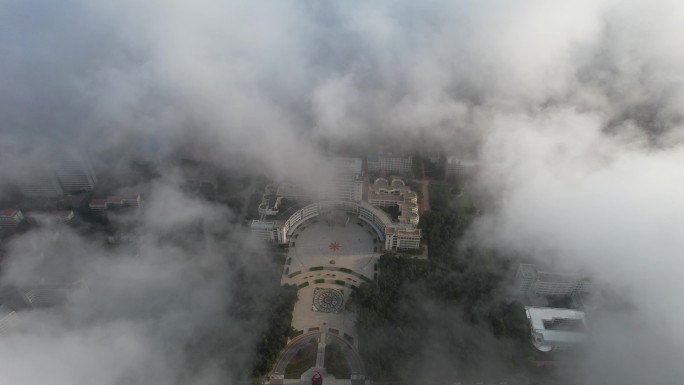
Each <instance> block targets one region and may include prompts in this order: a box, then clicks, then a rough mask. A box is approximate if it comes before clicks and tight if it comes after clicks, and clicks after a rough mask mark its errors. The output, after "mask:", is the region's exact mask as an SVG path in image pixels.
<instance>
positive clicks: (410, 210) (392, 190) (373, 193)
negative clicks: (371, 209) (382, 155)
mask: <svg viewBox="0 0 684 385" xmlns="http://www.w3.org/2000/svg"><path fill="white" fill-rule="evenodd" d="M368 203H370V204H372V205H373V206H380V207H392V206H395V207H397V208H398V209H399V216H398V218H397V219H398V221H399V223H404V224H412V225H417V224H418V221H419V220H420V217H419V216H418V194H416V193H415V192H413V191H411V188H410V187H408V186H406V185H405V184H404V181H402V180H401V179H397V178H392V180H391V182H390V181H388V180H387V179H385V178H378V179H376V180H375V182H373V184H372V185H371V186H369V189H368Z"/></svg>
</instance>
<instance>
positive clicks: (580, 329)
mask: <svg viewBox="0 0 684 385" xmlns="http://www.w3.org/2000/svg"><path fill="white" fill-rule="evenodd" d="M525 312H526V313H527V319H528V320H529V321H530V329H531V333H532V343H533V344H534V346H535V347H536V348H537V349H539V350H540V351H543V352H549V351H551V350H553V349H554V348H556V347H557V346H558V345H559V344H560V345H567V344H577V343H580V342H583V341H585V340H586V339H587V323H586V318H585V315H584V312H582V311H579V310H572V309H558V308H548V307H531V306H526V307H525Z"/></svg>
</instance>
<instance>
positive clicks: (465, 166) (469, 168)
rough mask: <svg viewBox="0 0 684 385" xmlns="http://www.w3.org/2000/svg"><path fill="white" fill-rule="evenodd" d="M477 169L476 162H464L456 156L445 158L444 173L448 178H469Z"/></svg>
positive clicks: (464, 160) (477, 163) (477, 164)
mask: <svg viewBox="0 0 684 385" xmlns="http://www.w3.org/2000/svg"><path fill="white" fill-rule="evenodd" d="M478 167H479V162H478V161H476V160H466V159H461V158H459V157H456V156H450V157H447V158H446V173H447V175H448V176H455V177H464V176H469V175H472V174H474V173H475V172H476V171H477V169H478Z"/></svg>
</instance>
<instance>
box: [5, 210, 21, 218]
mask: <svg viewBox="0 0 684 385" xmlns="http://www.w3.org/2000/svg"><path fill="white" fill-rule="evenodd" d="M17 212H19V210H17V209H4V210H2V216H3V217H13V216H15V215H17Z"/></svg>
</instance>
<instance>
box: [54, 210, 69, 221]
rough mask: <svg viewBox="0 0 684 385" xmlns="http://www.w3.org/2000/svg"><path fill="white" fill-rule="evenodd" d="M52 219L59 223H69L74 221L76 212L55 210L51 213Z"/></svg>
mask: <svg viewBox="0 0 684 385" xmlns="http://www.w3.org/2000/svg"><path fill="white" fill-rule="evenodd" d="M50 218H51V219H52V220H53V221H54V222H57V223H69V222H71V221H72V220H73V219H74V210H55V211H52V212H50Z"/></svg>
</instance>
